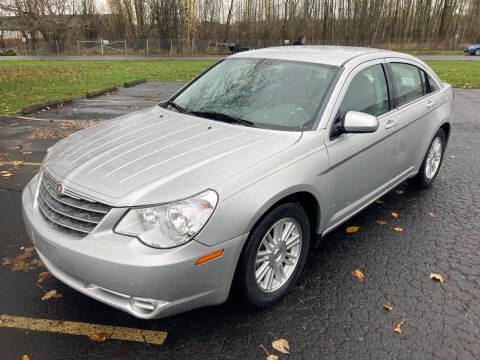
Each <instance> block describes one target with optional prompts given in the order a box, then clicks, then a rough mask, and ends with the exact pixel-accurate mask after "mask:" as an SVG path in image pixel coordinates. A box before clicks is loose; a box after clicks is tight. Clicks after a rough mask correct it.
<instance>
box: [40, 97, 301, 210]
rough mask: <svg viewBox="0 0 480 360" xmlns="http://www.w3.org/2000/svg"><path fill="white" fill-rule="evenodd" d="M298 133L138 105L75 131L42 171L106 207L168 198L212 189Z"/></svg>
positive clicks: (52, 153)
mask: <svg viewBox="0 0 480 360" xmlns="http://www.w3.org/2000/svg"><path fill="white" fill-rule="evenodd" d="M300 136H301V133H300V132H287V131H274V130H266V129H258V128H250V127H245V126H240V125H232V124H226V123H221V122H218V121H212V120H208V119H204V118H198V117H194V116H190V115H186V114H180V113H177V112H173V111H169V110H165V109H163V108H161V107H160V106H155V107H153V108H149V109H145V110H142V111H138V112H135V113H132V114H129V115H125V116H122V117H120V118H118V119H114V120H109V121H106V122H104V123H102V124H100V125H97V126H94V127H91V128H88V129H85V130H82V131H79V132H77V133H75V134H73V135H71V136H69V137H67V138H65V139H63V140H62V141H60V142H59V143H57V144H56V145H55V146H54V147H53V148H52V149H51V150H50V153H49V158H48V161H47V162H46V164H45V165H44V167H45V170H46V171H47V172H48V173H49V174H50V176H52V177H53V178H54V179H55V180H57V181H59V182H62V184H63V186H64V188H66V189H68V190H69V191H73V192H74V193H76V194H78V195H80V196H83V197H85V198H87V199H92V200H96V201H100V202H104V203H106V204H109V205H112V206H134V205H149V204H157V203H162V202H168V201H174V200H178V199H182V198H185V197H189V196H191V195H194V194H197V193H199V192H201V191H203V190H205V189H207V188H212V189H214V190H217V191H218V189H219V188H221V184H222V183H223V182H225V181H227V180H229V179H231V178H233V177H235V176H236V175H238V174H242V173H244V172H245V171H248V169H250V168H252V167H254V166H256V165H257V164H259V163H261V162H263V161H265V160H266V159H268V158H269V157H272V156H274V155H276V154H278V153H279V152H281V151H283V150H285V149H287V148H288V147H290V146H291V145H293V144H294V143H295V142H297V141H298V139H299V138H300Z"/></svg>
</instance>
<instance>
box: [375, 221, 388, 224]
mask: <svg viewBox="0 0 480 360" xmlns="http://www.w3.org/2000/svg"><path fill="white" fill-rule="evenodd" d="M386 223H387V222H386V221H385V220H377V224H378V225H385V224H386Z"/></svg>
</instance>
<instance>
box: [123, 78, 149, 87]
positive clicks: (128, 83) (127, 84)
mask: <svg viewBox="0 0 480 360" xmlns="http://www.w3.org/2000/svg"><path fill="white" fill-rule="evenodd" d="M144 82H147V79H138V80H132V81H127V82H125V83H123V87H124V88H129V87H132V86H135V85H138V84H142V83H144Z"/></svg>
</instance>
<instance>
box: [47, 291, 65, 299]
mask: <svg viewBox="0 0 480 360" xmlns="http://www.w3.org/2000/svg"><path fill="white" fill-rule="evenodd" d="M62 296H63V295H62V294H57V290H50V291H48V292H46V293H45V295H43V296H42V301H45V300H48V299H51V298H61V297H62Z"/></svg>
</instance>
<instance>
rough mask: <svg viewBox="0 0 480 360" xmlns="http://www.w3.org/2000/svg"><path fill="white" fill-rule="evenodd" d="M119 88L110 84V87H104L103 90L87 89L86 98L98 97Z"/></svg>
mask: <svg viewBox="0 0 480 360" xmlns="http://www.w3.org/2000/svg"><path fill="white" fill-rule="evenodd" d="M117 90H118V87H117V86H110V87H107V88H104V89H102V90H96V91H87V92H86V93H85V97H86V98H93V97H97V96H100V95H103V94H106V93H111V92H115V91H117Z"/></svg>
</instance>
